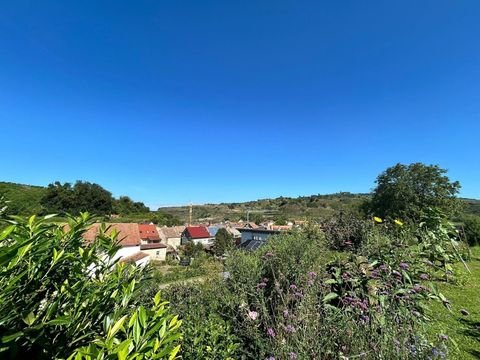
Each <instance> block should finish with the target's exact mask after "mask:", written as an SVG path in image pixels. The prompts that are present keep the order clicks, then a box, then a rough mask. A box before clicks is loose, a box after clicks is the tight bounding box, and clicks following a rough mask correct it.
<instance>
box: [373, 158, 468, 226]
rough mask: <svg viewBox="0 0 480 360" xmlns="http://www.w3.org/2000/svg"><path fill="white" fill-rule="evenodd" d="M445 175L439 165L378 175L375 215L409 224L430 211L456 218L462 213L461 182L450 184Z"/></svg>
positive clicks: (396, 168)
mask: <svg viewBox="0 0 480 360" xmlns="http://www.w3.org/2000/svg"><path fill="white" fill-rule="evenodd" d="M446 173H447V170H445V169H442V168H440V167H439V166H437V165H424V164H422V163H414V164H410V165H403V164H397V165H395V166H392V167H390V168H388V169H387V170H385V171H384V172H383V173H382V174H380V175H379V176H378V178H377V180H376V183H377V186H376V188H375V190H374V192H373V197H372V200H371V202H370V204H369V205H370V206H369V210H370V211H371V213H372V214H373V215H376V216H380V217H388V218H391V219H396V218H398V219H403V220H410V221H418V219H420V218H421V217H422V216H423V215H424V214H425V211H426V210H427V209H428V208H438V209H440V210H442V211H443V212H444V213H446V214H447V215H453V214H455V213H456V212H457V211H458V210H459V205H460V203H459V201H458V199H457V198H456V195H457V193H458V191H459V190H460V183H459V182H458V181H454V182H452V181H450V179H449V178H448V177H447V176H446V175H445V174H446Z"/></svg>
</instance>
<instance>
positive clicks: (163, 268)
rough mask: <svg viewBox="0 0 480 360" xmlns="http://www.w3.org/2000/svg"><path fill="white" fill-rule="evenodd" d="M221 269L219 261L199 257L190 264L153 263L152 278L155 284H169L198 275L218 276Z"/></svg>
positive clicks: (197, 276)
mask: <svg viewBox="0 0 480 360" xmlns="http://www.w3.org/2000/svg"><path fill="white" fill-rule="evenodd" d="M222 271H223V265H222V263H220V262H219V261H216V260H213V259H211V258H209V257H206V256H204V257H199V258H197V259H195V260H194V261H193V262H192V265H190V266H181V265H161V264H155V271H154V280H155V282H156V283H157V284H169V283H175V282H179V281H184V280H190V279H193V278H199V277H210V276H212V274H213V275H215V276H218V274H219V273H221V272H222Z"/></svg>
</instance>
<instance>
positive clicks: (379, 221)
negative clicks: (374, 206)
mask: <svg viewBox="0 0 480 360" xmlns="http://www.w3.org/2000/svg"><path fill="white" fill-rule="evenodd" d="M373 220H375V222H377V223H382V222H383V220H382V219H380V218H379V217H377V216H375V217H374V218H373Z"/></svg>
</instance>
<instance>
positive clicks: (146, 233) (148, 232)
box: [138, 224, 160, 240]
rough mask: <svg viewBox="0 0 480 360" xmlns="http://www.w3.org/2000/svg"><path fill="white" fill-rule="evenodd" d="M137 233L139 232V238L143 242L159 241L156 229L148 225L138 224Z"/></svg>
mask: <svg viewBox="0 0 480 360" xmlns="http://www.w3.org/2000/svg"><path fill="white" fill-rule="evenodd" d="M138 231H139V232H140V238H141V239H144V240H160V235H159V234H158V231H157V227H156V226H155V225H149V224H139V225H138Z"/></svg>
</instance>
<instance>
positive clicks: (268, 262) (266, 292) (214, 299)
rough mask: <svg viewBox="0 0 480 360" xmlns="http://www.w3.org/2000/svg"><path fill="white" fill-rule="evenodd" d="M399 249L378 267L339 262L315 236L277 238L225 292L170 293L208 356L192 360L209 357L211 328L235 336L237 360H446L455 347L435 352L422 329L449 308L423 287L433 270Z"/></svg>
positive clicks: (242, 258)
mask: <svg viewBox="0 0 480 360" xmlns="http://www.w3.org/2000/svg"><path fill="white" fill-rule="evenodd" d="M394 243H395V242H394V241H390V242H389V243H388V244H394ZM400 245H401V244H400ZM400 245H399V247H398V248H393V249H391V251H387V253H388V254H389V255H388V256H387V255H385V256H384V257H383V258H379V259H376V258H375V257H374V256H372V257H370V258H369V257H361V256H357V255H355V254H353V253H351V252H345V253H339V252H335V251H330V250H328V249H327V248H326V247H325V240H324V238H323V236H322V235H321V234H320V233H318V231H315V229H314V228H307V230H305V231H297V232H292V233H290V234H285V235H281V236H277V237H274V238H271V240H270V241H269V242H268V243H267V245H266V246H264V247H263V248H261V249H259V250H257V251H256V252H244V251H236V252H234V253H233V254H232V256H231V257H229V258H228V259H227V262H226V271H227V272H228V274H229V277H228V279H227V280H226V282H225V283H224V284H219V283H215V287H213V286H208V285H203V286H198V287H195V288H193V289H192V288H189V289H188V290H187V289H186V288H175V289H172V290H171V292H169V295H168V296H170V298H169V299H170V300H171V301H172V303H174V304H175V306H176V308H175V310H176V311H178V312H179V313H181V314H182V316H183V317H184V319H185V321H186V322H188V323H189V324H188V325H187V327H188V329H189V330H188V331H189V332H190V335H189V336H187V333H186V332H185V334H184V335H185V339H187V338H188V337H191V338H190V340H186V342H188V341H192V339H197V340H196V342H195V341H194V342H193V344H196V345H197V346H198V347H203V348H204V349H205V352H202V353H195V352H190V353H189V356H186V355H185V358H202V357H204V356H207V355H206V354H207V352H206V351H207V347H208V345H207V344H208V343H209V342H210V341H212V340H211V339H209V335H208V334H205V333H204V332H202V329H203V327H204V326H207V325H206V324H208V323H209V321H213V322H214V323H215V324H216V325H215V329H224V331H225V332H226V334H229V335H228V336H227V337H226V338H225V339H224V340H222V341H221V342H220V344H221V345H220V347H221V348H224V349H225V348H228V346H229V345H231V342H232V341H234V340H233V339H237V341H239V342H240V344H241V345H240V346H239V347H238V348H237V350H236V352H235V353H236V354H237V357H240V355H241V357H244V358H255V359H265V358H270V357H275V358H280V359H297V358H298V359H308V358H319V359H334V358H350V357H361V358H366V359H378V358H386V359H398V358H402V359H418V358H427V357H428V356H431V355H432V352H435V354H438V356H437V357H432V358H442V357H443V358H444V357H445V356H446V351H447V349H446V344H444V343H442V342H439V343H437V344H431V343H429V342H428V341H427V340H426V339H425V338H424V337H423V336H422V326H423V322H424V320H425V305H426V302H427V301H428V300H429V299H439V300H445V301H446V299H444V298H443V297H442V295H441V294H438V293H437V292H436V290H435V289H434V288H433V287H431V286H426V285H424V284H423V282H424V281H425V279H427V278H428V276H429V275H427V274H426V273H425V271H426V268H425V265H424V264H423V262H421V261H419V262H417V261H410V259H411V257H412V256H414V253H413V252H412V251H414V250H412V249H409V248H406V247H404V246H400ZM406 261H409V262H406ZM200 309H208V310H207V311H206V312H203V311H205V310H200ZM197 311H198V312H200V313H201V314H199V313H197ZM210 317H211V318H210ZM187 318H188V319H189V320H188V321H187ZM212 319H213V320H212ZM208 326H210V325H208ZM227 339H230V340H227ZM234 342H235V341H234ZM185 346H186V347H189V346H191V345H185ZM187 352H188V351H187ZM238 354H239V355H238ZM211 358H221V357H211Z"/></svg>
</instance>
